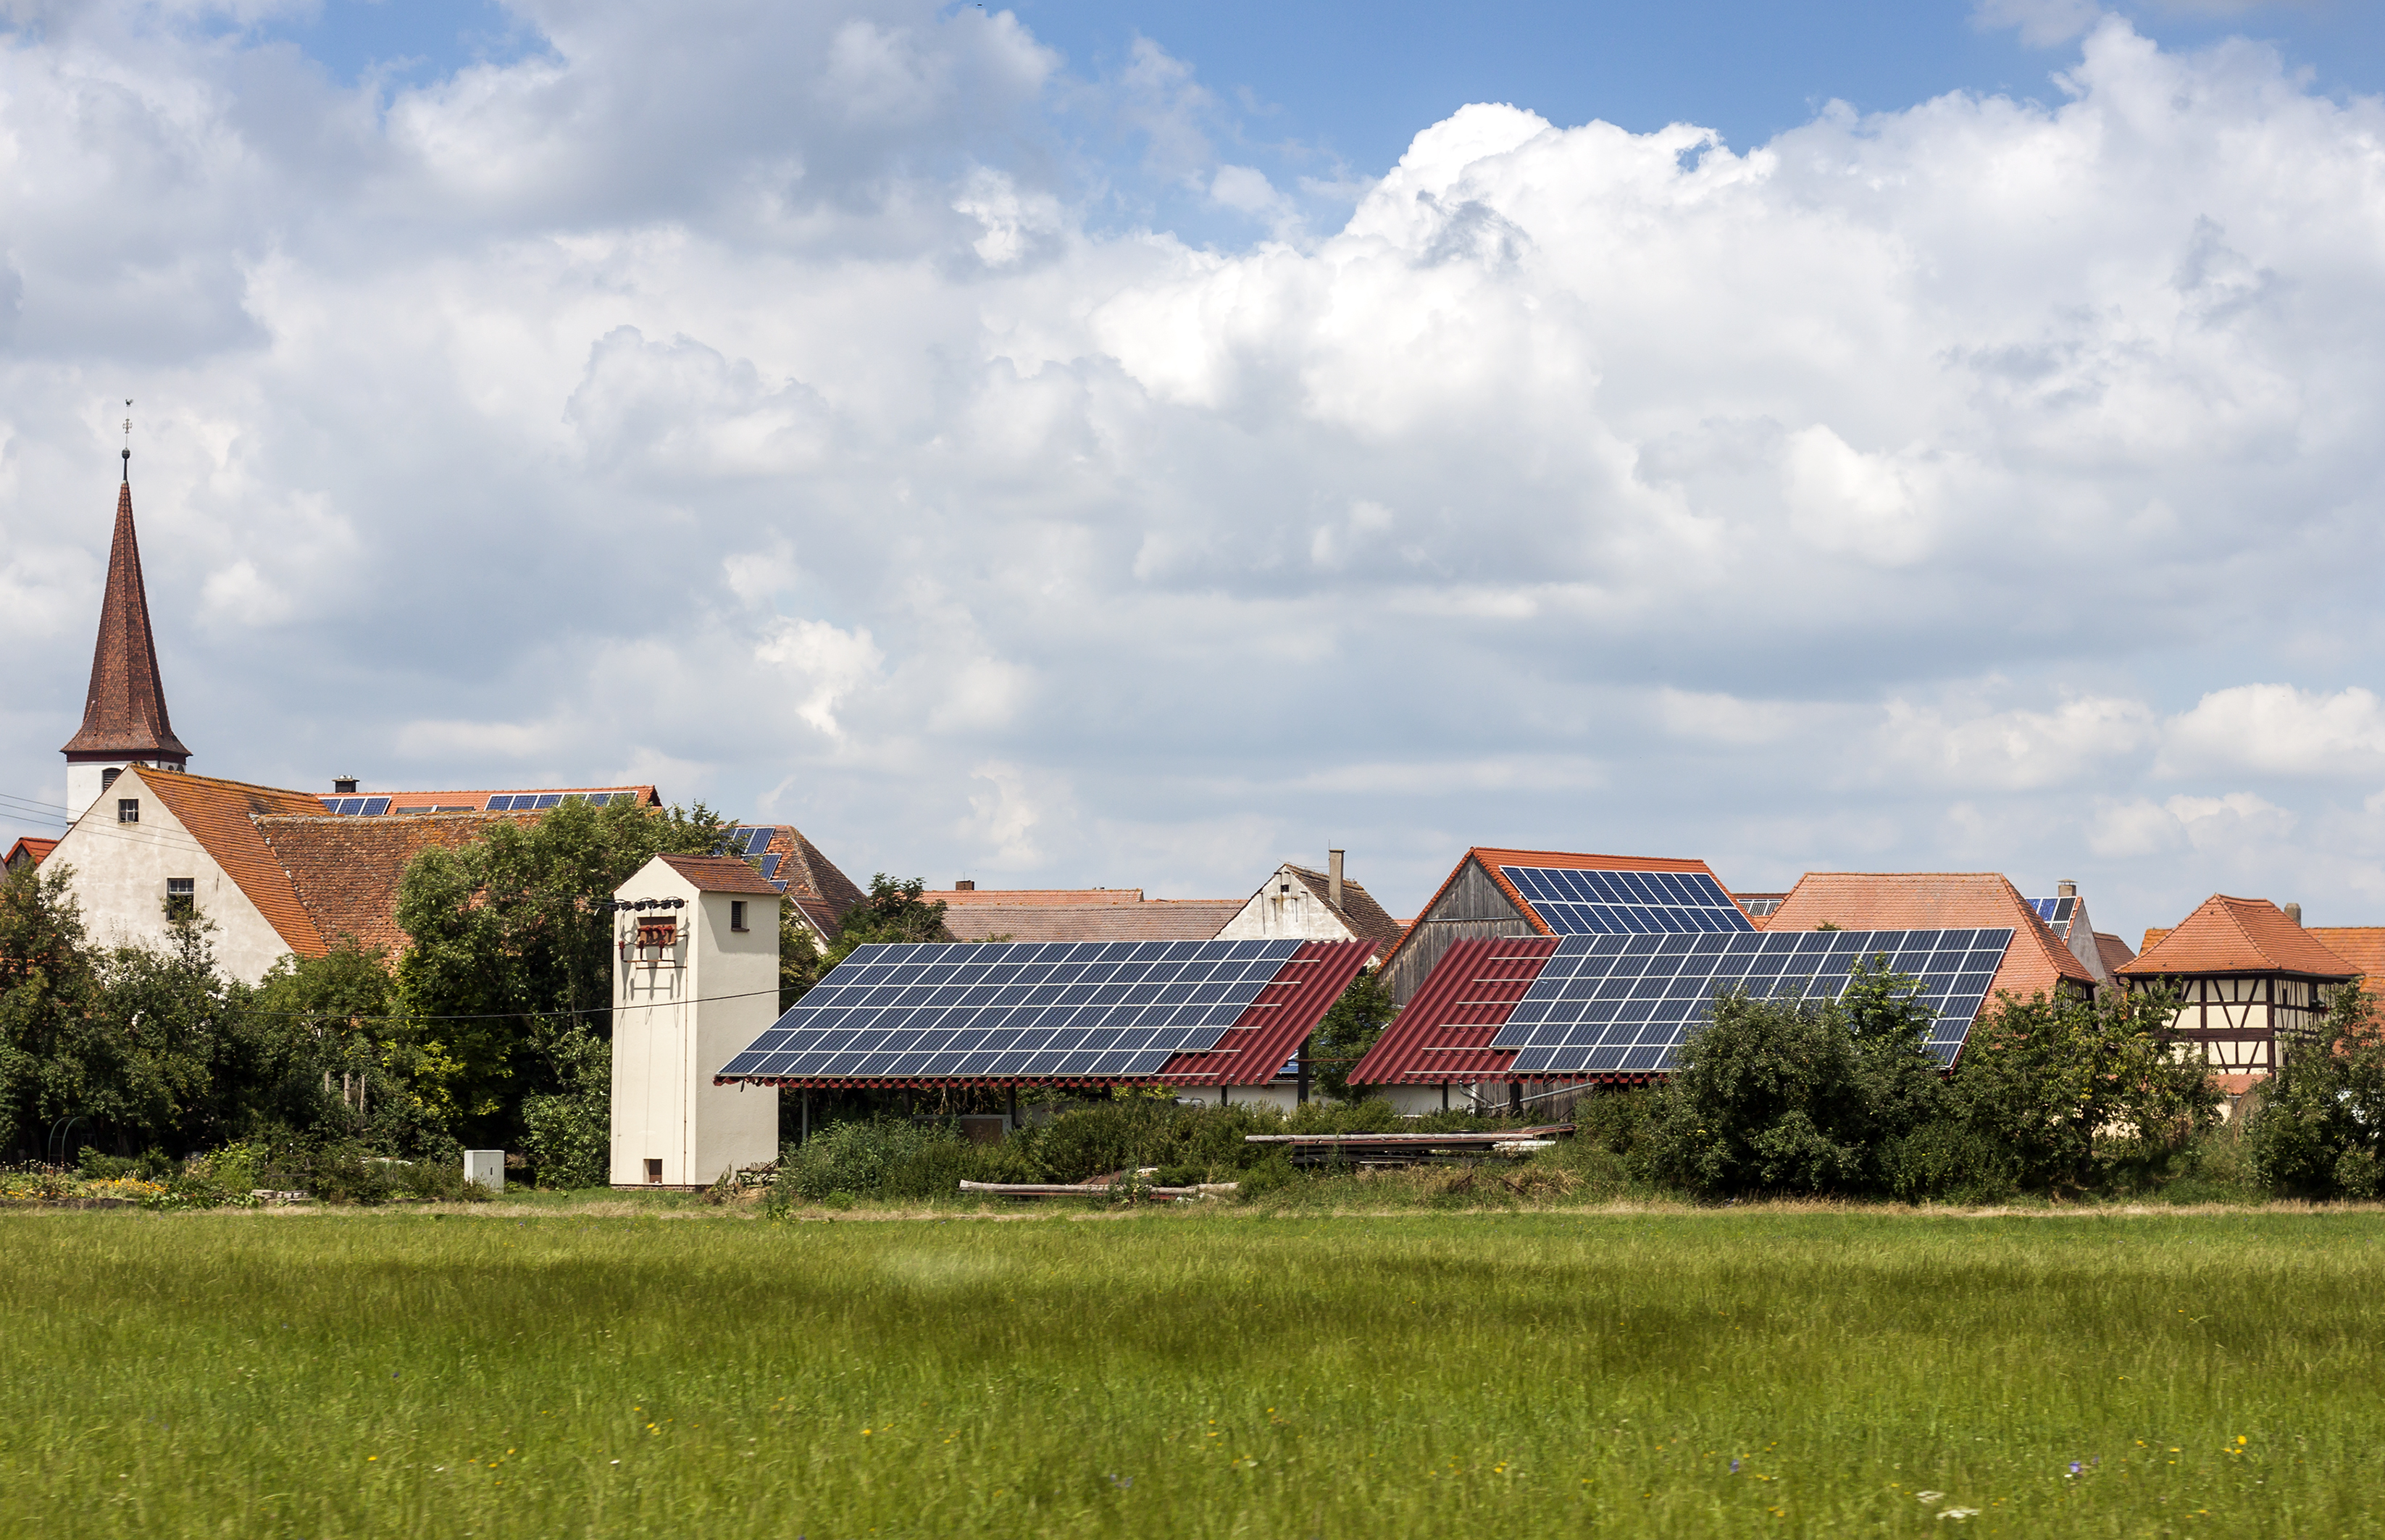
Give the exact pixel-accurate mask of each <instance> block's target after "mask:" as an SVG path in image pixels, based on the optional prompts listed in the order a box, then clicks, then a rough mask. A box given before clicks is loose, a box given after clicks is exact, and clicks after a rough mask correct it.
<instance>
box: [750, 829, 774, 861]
mask: <svg viewBox="0 0 2385 1540" xmlns="http://www.w3.org/2000/svg"><path fill="white" fill-rule="evenodd" d="M778 832H779V831H778V830H777V829H775V828H773V827H771V826H769V825H768V824H765V825H763V826H761V827H759V828H752V829H747V830H746V831H745V853H746V854H747V855H758V854H760V853H761V851H762V849H763V847H764V846H766V845H768V844H769V842H770V836H772V835H774V834H776V833H778Z"/></svg>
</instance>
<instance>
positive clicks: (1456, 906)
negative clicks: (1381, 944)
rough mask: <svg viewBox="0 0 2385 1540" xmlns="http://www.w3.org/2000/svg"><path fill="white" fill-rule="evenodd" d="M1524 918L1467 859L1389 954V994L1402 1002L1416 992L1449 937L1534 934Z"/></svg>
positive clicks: (1478, 868)
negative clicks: (1411, 931)
mask: <svg viewBox="0 0 2385 1540" xmlns="http://www.w3.org/2000/svg"><path fill="white" fill-rule="evenodd" d="M1539 934H1540V932H1539V931H1536V930H1534V929H1533V928H1532V924H1531V922H1530V921H1529V920H1527V919H1525V918H1524V917H1523V915H1521V914H1519V913H1517V911H1516V906H1515V905H1514V904H1513V903H1511V902H1510V901H1508V899H1507V895H1506V894H1505V893H1503V892H1501V891H1500V890H1499V885H1498V884H1497V883H1494V882H1492V880H1491V878H1490V876H1489V874H1487V873H1485V872H1484V871H1483V870H1482V868H1481V866H1480V864H1479V863H1475V862H1471V861H1469V862H1467V863H1466V865H1465V867H1464V869H1463V870H1461V871H1460V872H1459V873H1458V874H1457V880H1456V881H1455V882H1453V883H1451V884H1450V885H1449V888H1448V890H1447V891H1446V892H1444V893H1442V895H1441V897H1440V898H1439V899H1437V900H1434V903H1433V906H1432V907H1431V908H1430V909H1429V910H1427V911H1425V913H1424V917H1423V918H1422V919H1421V920H1420V921H1419V922H1418V923H1417V928H1416V934H1415V935H1414V936H1412V937H1410V938H1408V944H1407V945H1406V946H1405V947H1402V948H1401V949H1400V954H1399V956H1397V957H1395V958H1393V959H1392V970H1391V977H1390V979H1389V981H1388V982H1389V983H1390V985H1391V987H1392V1000H1395V1001H1397V1002H1398V1003H1400V1004H1402V1005H1405V1004H1406V1003H1407V1002H1408V1001H1409V1000H1413V999H1415V998H1416V992H1417V990H1418V989H1421V988H1423V987H1424V981H1425V978H1426V976H1427V975H1430V973H1431V972H1432V966H1433V964H1434V963H1438V962H1440V961H1441V958H1442V953H1443V952H1445V951H1447V950H1449V948H1450V945H1451V943H1453V942H1456V941H1471V940H1474V939H1477V938H1483V937H1492V936H1537V935H1539Z"/></svg>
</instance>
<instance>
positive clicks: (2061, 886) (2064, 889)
mask: <svg viewBox="0 0 2385 1540" xmlns="http://www.w3.org/2000/svg"><path fill="white" fill-rule="evenodd" d="M2078 896H2079V885H2078V884H2077V883H2075V882H2073V881H2071V880H2070V879H2069V878H2068V877H2064V878H2063V879H2062V880H2061V881H2060V882H2057V883H2055V884H2054V897H2055V898H2057V899H2075V898H2077V897H2078Z"/></svg>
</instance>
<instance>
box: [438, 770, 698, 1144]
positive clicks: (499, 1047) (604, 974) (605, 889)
mask: <svg viewBox="0 0 2385 1540" xmlns="http://www.w3.org/2000/svg"><path fill="white" fill-rule="evenodd" d="M728 828H729V825H728V824H727V823H726V822H725V821H724V820H722V819H721V818H720V817H719V816H718V815H717V814H715V813H712V812H711V811H710V810H709V809H707V808H706V807H704V806H703V805H702V804H700V803H699V804H698V805H697V806H696V807H695V808H694V809H693V811H692V812H689V811H682V810H681V809H678V808H673V809H671V810H669V811H668V813H656V812H654V811H652V810H648V809H643V808H637V807H631V806H628V805H626V804H623V803H618V802H616V803H614V804H612V805H610V806H608V807H605V808H601V809H600V808H595V807H592V806H590V805H589V804H587V803H585V802H566V803H564V804H562V805H561V806H560V807H557V808H555V809H554V810H552V811H551V812H548V813H544V814H543V815H541V816H540V818H539V819H538V820H537V821H536V822H535V823H532V824H528V825H519V824H513V823H494V824H492V825H491V826H490V827H489V829H488V831H487V832H486V833H485V834H484V835H482V836H481V838H479V839H477V840H474V841H473V842H472V843H471V844H469V845H467V846H465V847H463V848H462V849H460V850H456V851H445V850H438V849H432V850H427V851H423V852H422V853H421V854H420V855H418V856H417V857H415V859H414V861H413V862H412V863H411V864H409V865H408V866H407V867H406V876H405V877H404V878H403V880H402V881H401V883H400V885H399V888H398V905H397V919H398V924H399V925H401V926H403V927H404V928H405V930H406V935H407V936H408V937H410V938H412V939H413V942H414V946H413V948H412V950H409V951H407V952H406V956H405V957H404V958H403V959H402V960H401V961H400V963H399V964H398V968H397V994H398V1001H399V1004H400V1006H401V1008H402V1011H403V1013H404V1014H405V1015H406V1016H407V1017H408V1018H410V1024H409V1031H410V1038H409V1040H408V1041H407V1042H406V1044H405V1045H404V1046H405V1048H406V1050H407V1051H408V1052H409V1053H410V1054H411V1055H412V1056H413V1058H412V1062H413V1064H414V1066H415V1074H414V1085H415V1087H417V1092H418V1095H420V1096H421V1098H422V1099H423V1101H424V1103H425V1105H426V1106H428V1107H430V1108H431V1109H432V1111H433V1112H434V1115H435V1116H436V1118H437V1119H438V1120H439V1121H440V1122H441V1123H442V1124H443V1125H444V1126H445V1127H447V1128H448V1129H449V1130H451V1131H452V1132H454V1133H456V1134H458V1135H459V1136H468V1137H470V1138H472V1139H473V1140H475V1141H482V1140H485V1141H488V1142H489V1143H491V1144H498V1143H506V1142H514V1138H513V1136H518V1134H519V1133H520V1131H521V1123H520V1107H521V1100H522V1099H523V1098H524V1097H525V1096H531V1095H554V1094H556V1093H558V1092H561V1091H562V1090H563V1089H564V1088H565V1079H566V1076H567V1074H568V1073H569V1069H568V1062H569V1061H568V1056H567V1058H564V1059H558V1057H557V1056H556V1052H555V1051H554V1050H553V1049H552V1048H551V1045H553V1044H556V1043H558V1042H560V1041H562V1039H561V1038H560V1037H556V1036H554V1035H553V1034H554V1033H556V1031H559V1030H560V1026H561V1025H562V1024H563V1023H566V1022H568V1021H574V1020H577V1021H584V1022H587V1023H589V1024H590V1025H591V1026H592V1028H593V1030H595V1031H596V1032H597V1033H598V1034H599V1035H600V1036H604V1037H609V1036H610V1033H611V1018H610V1013H609V1011H610V1004H611V1000H612V969H613V963H614V957H613V925H612V910H611V905H612V898H613V892H614V890H615V889H616V888H618V887H619V886H620V885H621V884H622V883H623V882H625V881H627V880H628V879H629V878H630V876H631V875H632V874H633V873H635V872H636V871H637V870H638V869H639V868H640V867H642V866H643V865H644V864H645V863H647V862H648V861H650V860H652V859H653V858H654V857H655V856H656V855H660V854H664V853H667V852H675V853H679V854H687V855H704V854H710V853H712V852H714V851H718V850H720V849H721V848H722V845H723V842H724V838H725V836H726V834H727V832H728ZM542 1024H544V1025H542ZM542 1034H546V1035H544V1036H543V1035H542ZM543 1045H549V1046H543Z"/></svg>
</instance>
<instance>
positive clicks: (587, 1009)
mask: <svg viewBox="0 0 2385 1540" xmlns="http://www.w3.org/2000/svg"><path fill="white" fill-rule="evenodd" d="M781 993H784V990H783V989H747V990H745V991H744V992H743V993H742V994H735V995H706V996H705V997H704V998H703V999H702V1000H655V1001H651V1002H648V1001H638V1000H632V1001H631V1003H629V1004H627V1005H590V1006H582V1007H577V1008H575V1009H572V1010H569V1011H487V1012H480V1013H479V1014H476V1015H446V1016H406V1015H400V1016H365V1015H350V1014H347V1013H344V1012H338V1011H253V1010H250V1009H249V1008H248V1007H246V1006H242V1007H240V1008H239V1009H238V1014H240V1015H243V1016H274V1017H304V1018H307V1019H317V1020H323V1021H331V1020H334V1019H336V1020H339V1021H347V1022H509V1021H513V1020H515V1019H516V1018H517V1017H521V1016H594V1015H601V1014H603V1013H605V1012H609V1011H637V1010H643V1009H646V1008H647V1007H648V1006H649V1005H711V1004H714V1003H716V1002H717V1001H719V1000H752V999H754V998H755V996H757V995H776V994H781Z"/></svg>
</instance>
